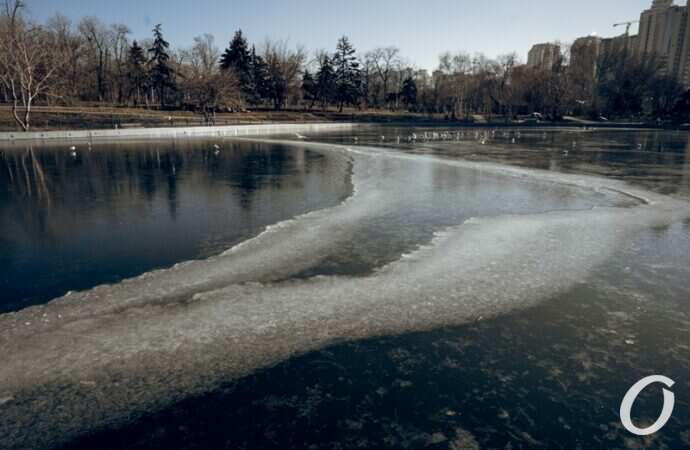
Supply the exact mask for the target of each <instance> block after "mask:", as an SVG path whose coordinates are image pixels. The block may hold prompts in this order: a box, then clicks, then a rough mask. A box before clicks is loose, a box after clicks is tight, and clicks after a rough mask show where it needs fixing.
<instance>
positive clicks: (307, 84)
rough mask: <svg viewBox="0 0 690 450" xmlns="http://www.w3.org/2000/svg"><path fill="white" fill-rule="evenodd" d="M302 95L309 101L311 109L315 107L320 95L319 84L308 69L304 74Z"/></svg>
mask: <svg viewBox="0 0 690 450" xmlns="http://www.w3.org/2000/svg"><path fill="white" fill-rule="evenodd" d="M302 96H303V97H304V99H305V100H307V101H308V102H309V109H310V110H311V109H312V108H313V107H314V102H316V100H317V99H318V97H319V86H318V85H317V84H316V81H315V80H314V77H313V76H312V75H311V73H310V72H309V71H308V70H305V71H304V75H303V76H302Z"/></svg>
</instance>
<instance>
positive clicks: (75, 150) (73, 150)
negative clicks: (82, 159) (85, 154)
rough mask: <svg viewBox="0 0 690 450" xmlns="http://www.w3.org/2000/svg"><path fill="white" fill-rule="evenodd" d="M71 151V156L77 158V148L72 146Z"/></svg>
mask: <svg viewBox="0 0 690 450" xmlns="http://www.w3.org/2000/svg"><path fill="white" fill-rule="evenodd" d="M69 150H70V153H69V154H70V155H72V157H73V158H76V157H77V147H75V146H74V145H73V146H71V147H70V148H69Z"/></svg>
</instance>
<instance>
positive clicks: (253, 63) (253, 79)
mask: <svg viewBox="0 0 690 450" xmlns="http://www.w3.org/2000/svg"><path fill="white" fill-rule="evenodd" d="M249 70H250V86H249V88H248V89H247V95H248V98H247V100H248V101H249V103H251V104H253V105H258V104H259V103H261V102H262V101H263V100H264V99H265V98H266V97H268V90H269V81H268V78H269V77H268V66H267V65H266V62H265V61H264V59H263V58H262V57H261V56H260V55H257V54H256V49H255V48H254V46H252V51H251V54H250V56H249Z"/></svg>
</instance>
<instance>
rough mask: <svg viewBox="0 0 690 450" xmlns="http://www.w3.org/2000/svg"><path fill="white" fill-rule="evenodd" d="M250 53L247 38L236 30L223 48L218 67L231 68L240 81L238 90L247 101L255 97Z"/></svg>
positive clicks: (240, 31)
mask: <svg viewBox="0 0 690 450" xmlns="http://www.w3.org/2000/svg"><path fill="white" fill-rule="evenodd" d="M251 64H252V55H251V54H250V53H249V45H248V44H247V39H246V38H245V37H244V35H243V34H242V30H237V31H236V32H235V35H234V36H233V38H232V40H231V41H230V44H229V45H228V48H226V49H225V51H224V52H223V55H222V56H221V57H220V68H221V69H222V70H233V71H234V72H235V74H236V75H237V79H238V80H239V82H240V90H241V91H242V94H243V96H244V97H245V99H246V100H247V101H249V102H251V101H252V99H254V98H255V97H256V95H255V94H256V90H255V89H254V86H253V80H252V70H251Z"/></svg>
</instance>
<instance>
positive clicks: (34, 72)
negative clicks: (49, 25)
mask: <svg viewBox="0 0 690 450" xmlns="http://www.w3.org/2000/svg"><path fill="white" fill-rule="evenodd" d="M23 7H24V4H23V2H22V1H21V0H5V3H4V10H3V11H2V16H1V17H0V82H2V84H3V85H4V86H5V89H6V90H7V91H8V93H9V94H10V97H11V98H12V115H13V117H14V120H15V122H16V123H17V125H18V126H19V127H20V128H21V129H22V130H24V131H28V130H29V129H30V127H31V107H32V105H33V103H34V101H35V100H36V99H37V98H38V97H40V96H41V95H45V94H47V93H48V91H49V90H50V83H51V82H52V81H53V80H54V78H55V77H54V75H55V73H56V71H57V69H58V67H59V66H60V64H62V61H61V57H60V55H59V53H60V49H59V47H58V45H57V43H56V42H55V39H54V35H53V34H52V33H49V32H48V31H47V30H45V29H44V28H42V27H40V26H38V25H34V24H31V23H26V22H25V21H24V19H23V17H22V14H21V12H22V9H23Z"/></svg>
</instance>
